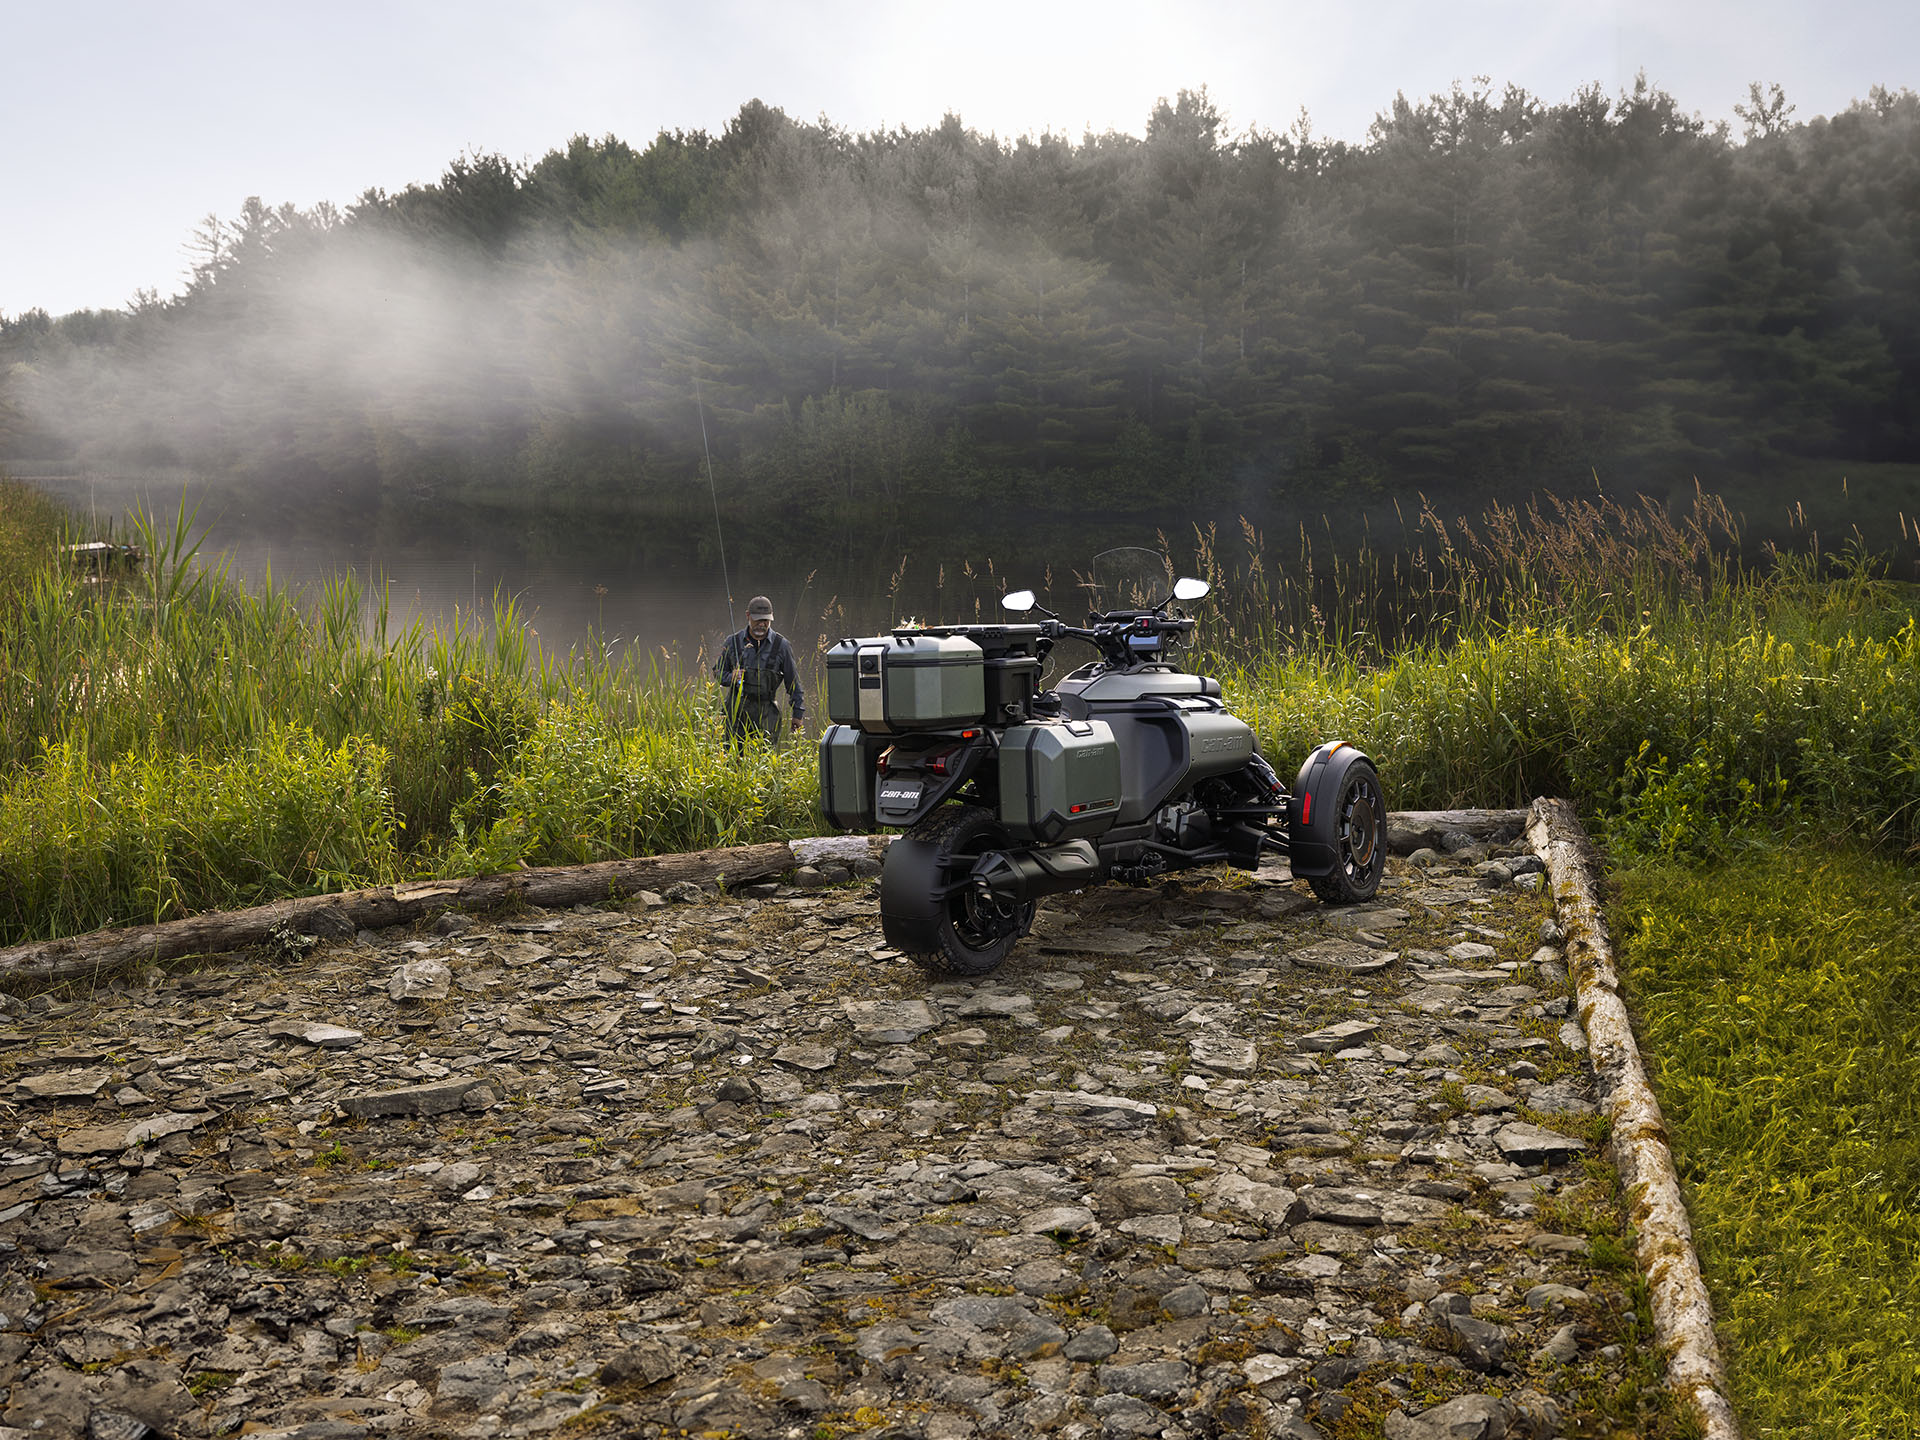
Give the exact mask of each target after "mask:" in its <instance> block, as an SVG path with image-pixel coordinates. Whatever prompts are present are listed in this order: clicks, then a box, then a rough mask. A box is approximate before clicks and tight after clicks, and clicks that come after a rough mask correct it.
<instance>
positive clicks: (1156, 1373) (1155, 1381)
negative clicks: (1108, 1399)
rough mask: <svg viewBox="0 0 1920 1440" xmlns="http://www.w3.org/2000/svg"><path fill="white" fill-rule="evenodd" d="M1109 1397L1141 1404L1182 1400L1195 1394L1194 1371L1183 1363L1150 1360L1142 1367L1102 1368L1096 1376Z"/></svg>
mask: <svg viewBox="0 0 1920 1440" xmlns="http://www.w3.org/2000/svg"><path fill="white" fill-rule="evenodd" d="M1095 1374H1096V1376H1097V1378H1098V1382H1099V1385H1100V1388H1101V1389H1102V1390H1104V1391H1106V1392H1107V1393H1108V1394H1119V1395H1132V1396H1135V1397H1136V1398H1138V1399H1141V1400H1159V1401H1162V1402H1165V1401H1170V1400H1183V1399H1185V1398H1186V1397H1187V1396H1188V1394H1190V1393H1191V1392H1192V1390H1193V1367H1192V1366H1191V1365H1189V1364H1187V1363H1186V1362H1185V1361H1182V1360H1151V1361H1148V1362H1146V1363H1144V1364H1140V1365H1102V1366H1101V1367H1100V1368H1099V1370H1098V1371H1096V1372H1095Z"/></svg>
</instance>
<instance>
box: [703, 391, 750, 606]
mask: <svg viewBox="0 0 1920 1440" xmlns="http://www.w3.org/2000/svg"><path fill="white" fill-rule="evenodd" d="M693 403H694V407H695V408H696V409H697V410H699V412H700V448H701V449H702V450H704V451H705V452H706V455H707V493H708V494H710V495H711V496H713V538H714V539H715V540H716V541H717V542H719V545H720V587H721V588H722V589H723V590H725V591H726V592H727V627H728V628H727V633H728V634H730V635H731V634H734V633H736V632H737V631H738V630H739V629H740V626H739V624H738V623H737V622H736V621H735V619H734V614H733V581H731V580H729V579H728V578H727V537H726V536H725V534H723V533H722V532H721V529H720V487H719V486H718V485H716V484H715V483H714V479H713V447H712V446H711V445H709V444H707V407H706V403H705V402H704V401H703V400H701V398H700V377H699V376H698V375H695V376H694V377H693Z"/></svg>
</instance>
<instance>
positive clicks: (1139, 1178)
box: [1096, 1175, 1193, 1220]
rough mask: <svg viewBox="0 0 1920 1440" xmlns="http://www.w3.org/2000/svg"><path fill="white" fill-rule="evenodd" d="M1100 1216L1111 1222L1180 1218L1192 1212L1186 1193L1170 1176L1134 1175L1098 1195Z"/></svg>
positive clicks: (1107, 1187)
mask: <svg viewBox="0 0 1920 1440" xmlns="http://www.w3.org/2000/svg"><path fill="white" fill-rule="evenodd" d="M1096 1197H1097V1198H1096V1203H1097V1204H1098V1205H1099V1207H1100V1213H1101V1214H1102V1215H1104V1216H1106V1217H1107V1218H1108V1219H1110V1220H1125V1219H1131V1218H1132V1217H1134V1216H1137V1215H1177V1214H1180V1213H1181V1212H1183V1211H1187V1210H1191V1209H1193V1201H1192V1200H1190V1199H1188V1198H1187V1192H1186V1190H1185V1189H1184V1188H1183V1187H1182V1186H1181V1184H1180V1182H1179V1181H1178V1180H1175V1179H1174V1178H1173V1177H1172V1176H1171V1175H1131V1176H1126V1177H1124V1178H1122V1179H1119V1180H1113V1181H1110V1182H1108V1183H1107V1184H1106V1185H1103V1186H1102V1187H1101V1188H1100V1189H1099V1190H1098V1191H1097V1192H1096Z"/></svg>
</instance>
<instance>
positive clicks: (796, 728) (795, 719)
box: [793, 715, 807, 734]
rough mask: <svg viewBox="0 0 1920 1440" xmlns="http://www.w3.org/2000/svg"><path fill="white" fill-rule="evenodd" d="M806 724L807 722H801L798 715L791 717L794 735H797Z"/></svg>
mask: <svg viewBox="0 0 1920 1440" xmlns="http://www.w3.org/2000/svg"><path fill="white" fill-rule="evenodd" d="M806 723H807V722H806V721H805V720H803V719H802V718H801V717H800V716H798V715H796V716H794V717H793V728H794V733H796V734H798V733H799V731H800V730H801V729H802V728H803V727H804V726H805V725H806Z"/></svg>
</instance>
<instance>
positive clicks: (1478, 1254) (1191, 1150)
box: [0, 837, 1646, 1440]
mask: <svg viewBox="0 0 1920 1440" xmlns="http://www.w3.org/2000/svg"><path fill="white" fill-rule="evenodd" d="M1464 840H1465V837H1455V841H1456V845H1460V844H1463V843H1464ZM1502 855H1504V858H1502ZM1502 855H1496V856H1495V857H1493V858H1492V859H1489V858H1488V857H1487V855H1486V852H1485V851H1484V850H1481V849H1479V848H1477V847H1469V848H1464V849H1459V850H1458V852H1457V853H1455V854H1453V855H1451V856H1442V855H1439V854H1437V853H1435V852H1433V851H1430V850H1429V851H1421V852H1419V853H1418V854H1416V855H1415V856H1414V857H1412V858H1411V859H1409V860H1396V861H1394V862H1393V865H1392V868H1391V870H1390V873H1389V876H1388V879H1387V881H1386V884H1385V886H1384V887H1383V889H1382V893H1381V896H1380V898H1379V900H1378V901H1377V902H1376V903H1375V904H1373V905H1369V906H1366V907H1363V908H1360V909H1355V910H1346V911H1337V910H1329V909H1327V908H1325V907H1323V906H1321V905H1319V904H1318V903H1317V902H1315V901H1314V900H1313V899H1312V897H1311V895H1310V894H1309V893H1308V892H1307V890H1306V887H1305V886H1304V885H1299V884H1295V883H1292V882H1290V881H1289V880H1288V879H1287V877H1286V875H1285V872H1284V870H1281V871H1279V872H1277V873H1272V874H1267V873H1263V874H1262V875H1261V876H1258V877H1254V879H1253V880H1252V881H1251V883H1248V882H1247V881H1246V879H1245V877H1230V878H1226V879H1222V878H1219V877H1213V878H1209V879H1206V880H1204V881H1203V882H1201V883H1197V884H1188V885H1184V886H1182V885H1179V884H1173V883H1167V884H1162V885H1159V886H1156V887H1152V888H1147V889H1129V888H1124V887H1109V888H1106V889H1103V890H1099V891H1095V892H1090V893H1088V894H1084V895H1076V896H1066V897H1060V898H1059V899H1057V900H1055V901H1051V902H1048V904H1046V905H1045V906H1044V907H1043V908H1042V910H1041V912H1040V918H1039V923H1038V925H1037V927H1036V930H1035V934H1034V935H1033V937H1031V938H1030V939H1029V940H1028V941H1026V942H1024V943H1023V944H1022V945H1021V946H1020V947H1019V948H1018V949H1017V950H1016V951H1015V954H1014V956H1013V958H1012V959H1011V960H1010V961H1009V962H1008V964H1007V965H1006V966H1005V967H1004V968H1003V970H1002V971H1001V972H1000V973H999V974H997V975H996V976H994V977H992V979H991V980H990V981H988V982H985V983H980V984H956V983H931V982H929V981H928V980H927V979H926V978H925V977H923V976H922V975H921V973H920V972H919V971H918V970H917V969H915V968H914V967H913V966H912V965H911V964H909V963H907V962H906V961H904V960H902V959H901V958H899V957H898V956H896V955H894V954H892V953H891V952H890V951H888V950H887V949H885V948H884V946H883V943H882V940H881V937H880V934H879V927H878V914H877V907H876V901H875V897H874V895H873V893H872V886H871V884H870V882H869V881H867V880H864V879H855V880H853V881H852V882H851V883H848V884H843V885H840V886H835V887H830V888H821V889H809V890H795V889H791V888H786V887H774V886H772V885H765V886H759V887H754V893H752V894H750V895H744V896H741V895H736V896H729V897H725V898H716V897H714V896H712V895H702V894H700V893H699V892H698V891H697V890H695V889H693V888H691V887H681V889H680V894H679V897H678V898H677V899H674V900H663V899H661V898H660V897H654V896H649V897H643V901H642V902H636V903H634V904H632V905H630V906H628V907H625V908H623V909H617V910H615V909H609V910H597V911H584V910H582V911H574V912H567V913H555V914H541V913H537V912H536V913H531V914H525V915H520V916H514V917H509V918H504V919H500V918H496V919H491V920H469V919H467V918H466V917H460V916H452V915H449V916H444V917H442V919H441V920H440V921H439V922H438V924H437V925H436V926H435V927H434V928H433V929H432V930H430V931H423V932H421V933H417V934H412V935H408V934H406V933H404V932H387V933H384V934H380V935H373V934H368V933H364V932H363V933H362V934H361V936H359V937H358V939H357V940H355V941H351V942H346V943H335V944H328V945H325V946H323V947H321V948H319V949H316V950H313V951H312V952H311V953H307V954H304V955H300V956H297V957H279V958H277V959H275V960H274V961H272V962H271V963H269V962H268V961H266V960H264V959H261V960H255V961H250V962H239V961H235V962H228V963H221V964H217V965H214V966H211V967H208V968H203V969H201V970H199V971H197V972H178V973H175V974H172V975H162V974H161V973H160V972H159V971H157V970H156V971H150V972H148V974H147V975H145V976H144V977H133V978H132V979H131V980H130V981H128V982H116V983H115V984H114V985H112V986H109V987H106V988H103V989H100V990H99V991H97V992H95V993H92V994H89V995H85V996H76V995H74V994H70V993H67V992H54V993H52V994H49V995H42V996H37V997H34V998H33V999H31V1000H26V1001H22V1000H20V999H17V998H15V999H11V1000H9V1001H8V1002H7V1007H8V1008H7V1009H6V1010H5V1012H4V1013H0V1440H13V1437H15V1436H18V1435H34V1436H68V1435H89V1436H114V1437H128V1440H133V1437H139V1436H141V1435H146V1434H161V1435H167V1436H187V1435H209V1434H225V1433H236V1432H240V1431H242V1429H243V1428H244V1433H247V1434H251V1435H275V1436H301V1437H315V1440H318V1437H337V1436H358V1435H368V1434H395V1435H423V1436H424V1435H436V1436H438V1435H473V1436H497V1435H498V1436H517V1435H530V1434H546V1433H552V1432H555V1431H557V1430H559V1428H560V1427H562V1426H565V1427H567V1433H569V1434H595V1433H607V1434H619V1435H626V1434H632V1435H645V1436H654V1435H667V1434H671V1435H679V1434H682V1433H685V1434H708V1435H740V1436H782V1437H784V1436H793V1437H808V1440H821V1437H832V1436H840V1435H848V1434H862V1433H864V1434H874V1435H884V1436H898V1437H905V1436H921V1437H926V1440H958V1437H966V1436H975V1435H979V1436H992V1435H1013V1436H1025V1435H1037V1434H1057V1435H1060V1436H1063V1437H1094V1436H1100V1437H1107V1436H1115V1437H1126V1436H1145V1435H1163V1436H1169V1437H1181V1436H1194V1437H1198V1436H1215V1435H1249V1434H1251V1435H1262V1434H1263V1435H1266V1436H1271V1437H1294V1440H1303V1437H1313V1436H1328V1437H1352V1436H1370V1435H1385V1436H1388V1437H1394V1440H1429V1437H1436V1440H1437V1437H1467V1440H1500V1437H1523V1436H1535V1437H1546V1436H1553V1435H1569V1436H1571V1435H1586V1434H1604V1433H1610V1430H1609V1428H1608V1427H1609V1426H1611V1425H1613V1424H1617V1423H1618V1424H1626V1425H1628V1426H1629V1427H1630V1425H1631V1420H1630V1419H1629V1420H1626V1421H1622V1420H1620V1418H1619V1417H1618V1416H1617V1415H1613V1414H1612V1413H1611V1412H1609V1411H1608V1410H1607V1406H1608V1405H1609V1404H1614V1405H1616V1406H1617V1404H1618V1403H1619V1402H1618V1399H1617V1396H1618V1394H1619V1393H1620V1392H1621V1391H1622V1390H1623V1389H1628V1390H1630V1389H1631V1388H1632V1387H1631V1386H1630V1385H1624V1384H1623V1382H1624V1381H1626V1380H1628V1379H1629V1378H1630V1377H1633V1376H1637V1375H1641V1374H1644V1373H1646V1372H1645V1366H1644V1361H1645V1357H1644V1355H1643V1354H1642V1353H1641V1352H1640V1351H1638V1350H1636V1349H1635V1347H1634V1346H1633V1343H1632V1339H1631V1337H1632V1335H1633V1334H1634V1333H1636V1332H1635V1331H1634V1329H1633V1312H1632V1309H1631V1306H1630V1304H1629V1302H1628V1300H1627V1299H1626V1298H1625V1293H1626V1290H1627V1287H1628V1285H1629V1283H1630V1280H1631V1274H1630V1270H1628V1269H1623V1268H1622V1267H1621V1264H1620V1261H1621V1254H1620V1252H1619V1250H1618V1249H1617V1247H1616V1246H1614V1245H1612V1244H1610V1243H1609V1242H1607V1241H1606V1240H1604V1239H1602V1240H1600V1241H1595V1242H1590V1241H1589V1239H1588V1238H1587V1234H1586V1232H1589V1231H1591V1232H1594V1233H1599V1234H1602V1235H1603V1236H1604V1235H1605V1234H1606V1233H1608V1231H1609V1230H1610V1228H1611V1229H1613V1230H1615V1231H1617V1208H1616V1206H1617V1202H1616V1200H1615V1198H1614V1195H1613V1191H1612V1188H1611V1182H1610V1179H1609V1172H1608V1171H1607V1169H1606V1167H1605V1166H1604V1165H1603V1164H1601V1163H1598V1156H1596V1155H1594V1154H1592V1153H1591V1152H1590V1148H1589V1145H1590V1140H1591V1138H1592V1137H1593V1135H1594V1121H1593V1116H1592V1092H1591V1088H1590V1080H1589V1077H1588V1075H1587V1072H1586V1070H1585V1068H1584V1066H1583V1064H1582V1062H1581V1056H1580V1051H1581V1050H1582V1049H1583V1042H1582V1040H1581V1035H1580V1030H1579V1027H1578V1026H1577V1025H1576V1024H1573V1023H1571V1020H1570V1015H1569V1010H1570V1004H1569V999H1568V996H1569V993H1570V992H1569V989H1568V985H1567V980H1566V976H1565V973H1564V970H1563V969H1562V967H1561V965H1560V964H1559V959H1558V953H1557V951H1556V950H1555V949H1554V948H1553V942H1554V941H1555V939H1556V938H1557V934H1556V930H1555V925H1554V922H1553V921H1552V919H1551V916H1550V905H1549V901H1548V900H1547V898H1546V894H1545V891H1544V889H1543V888H1542V886H1541V884H1540V877H1539V875H1538V862H1537V861H1535V860H1534V859H1533V857H1532V856H1531V855H1528V854H1526V853H1525V852H1524V850H1523V849H1522V848H1521V847H1520V846H1509V847H1505V849H1504V851H1503V852H1502ZM842 873H844V872H842ZM807 878H808V879H810V880H814V881H818V880H822V879H826V880H830V879H832V878H834V876H833V873H832V872H831V871H829V872H828V873H827V874H825V875H818V874H815V875H810V876H808V877H807ZM1191 878H1192V877H1189V879H1191ZM1568 1232H1572V1233H1568ZM1607 1396H1615V1397H1616V1398H1615V1399H1614V1400H1613V1401H1609V1400H1607V1399H1606V1398H1605V1397H1607Z"/></svg>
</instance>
